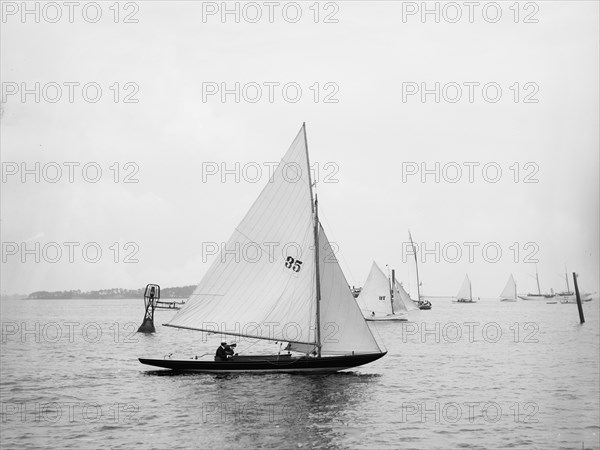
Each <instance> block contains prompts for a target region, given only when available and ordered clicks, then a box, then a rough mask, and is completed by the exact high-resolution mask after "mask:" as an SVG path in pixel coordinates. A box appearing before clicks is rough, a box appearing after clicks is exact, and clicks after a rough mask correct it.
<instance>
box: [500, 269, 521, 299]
mask: <svg viewBox="0 0 600 450" xmlns="http://www.w3.org/2000/svg"><path fill="white" fill-rule="evenodd" d="M500 299H508V300H516V299H517V283H515V279H514V278H513V276H512V274H511V275H510V277H508V281H507V282H506V286H504V290H503V291H502V293H501V294H500Z"/></svg>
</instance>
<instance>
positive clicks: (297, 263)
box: [167, 127, 380, 353]
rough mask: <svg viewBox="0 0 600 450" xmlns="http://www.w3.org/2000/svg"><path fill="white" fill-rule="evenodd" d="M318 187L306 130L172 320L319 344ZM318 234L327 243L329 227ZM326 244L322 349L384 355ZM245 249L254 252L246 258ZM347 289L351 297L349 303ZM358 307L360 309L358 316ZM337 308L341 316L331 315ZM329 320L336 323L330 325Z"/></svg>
mask: <svg viewBox="0 0 600 450" xmlns="http://www.w3.org/2000/svg"><path fill="white" fill-rule="evenodd" d="M311 189H312V187H311V181H310V173H309V162H308V153H307V144H306V133H305V128H304V127H303V128H302V129H301V130H300V132H299V133H298V135H297V136H296V138H295V139H294V141H293V143H292V145H291V146H290V148H289V150H288V151H287V153H286V154H285V156H284V157H283V158H282V160H281V161H280V163H279V165H278V167H277V169H276V170H275V171H274V173H273V175H272V177H271V179H270V180H269V182H268V183H267V185H266V186H265V188H264V189H263V191H262V192H261V194H260V195H259V197H258V198H257V200H256V201H255V202H254V204H253V205H252V207H251V208H250V210H249V211H248V213H247V214H246V216H245V217H244V219H243V220H242V222H241V223H240V224H239V225H238V227H237V228H236V229H235V231H234V232H233V235H232V236H231V238H230V239H229V241H228V242H227V244H226V251H225V252H222V254H221V255H219V257H217V258H216V259H215V260H214V261H213V263H212V265H211V267H210V269H209V270H208V271H207V273H206V274H205V275H204V277H203V279H202V281H201V282H200V284H199V285H198V286H197V288H196V290H195V291H194V293H193V294H192V296H191V298H190V299H189V300H188V302H187V303H186V305H185V306H184V307H183V308H182V309H181V310H179V312H178V313H177V314H176V315H175V316H174V317H173V318H172V319H171V321H170V322H169V323H168V324H167V325H169V326H174V327H179V328H188V329H194V330H200V331H207V332H215V333H218V334H226V335H236V336H245V337H250V338H257V339H270V340H275V341H287V342H290V343H294V344H298V345H303V344H304V345H305V346H315V345H316V344H317V339H318V337H317V333H316V323H317V320H316V311H317V293H316V264H315V245H314V244H315V234H314V232H315V228H314V226H315V214H314V208H313V203H312V193H311ZM319 235H320V236H322V237H323V239H324V241H325V242H327V239H326V237H325V236H324V233H323V232H322V230H321V232H320V233H319ZM323 245H324V244H323V243H322V242H320V243H319V248H320V254H319V260H320V264H321V267H320V270H319V272H320V274H321V293H322V295H321V302H320V308H321V314H320V322H321V341H322V347H321V348H322V352H323V353H328V352H329V353H333V352H337V351H340V352H341V351H342V350H343V351H347V352H351V351H355V352H365V353H368V352H380V349H379V347H378V345H377V343H376V341H375V339H374V338H373V335H372V334H371V332H370V330H369V328H368V325H367V324H366V323H365V321H364V319H363V318H362V316H361V315H360V312H359V311H358V308H357V307H356V305H355V302H354V298H353V297H352V294H351V292H350V289H349V287H348V285H347V284H345V285H344V286H342V287H340V283H342V282H343V283H345V279H344V276H343V273H342V272H341V269H340V268H339V265H338V264H337V261H335V263H323V261H322V258H323V255H322V254H323V253H325V254H326V255H327V252H325V251H324V250H323ZM241 249H244V250H248V249H250V251H245V252H241V255H242V256H240V253H239V252H238V250H240V251H241ZM329 253H331V250H330V251H329ZM248 255H252V257H250V258H249V257H248ZM329 256H331V255H329ZM333 259H334V260H335V258H333ZM332 280H333V281H332ZM344 289H345V291H347V292H345V291H344ZM346 294H347V296H349V298H350V299H351V300H352V301H351V303H350V304H348V300H347V298H348V297H347V296H346ZM352 307H354V308H355V309H356V314H354V315H352ZM332 311H333V312H332ZM334 313H335V314H337V317H335V318H331V314H334ZM357 314H358V316H357ZM356 317H358V318H360V321H357V320H356ZM346 320H347V322H344V321H346ZM361 321H362V322H361ZM328 323H332V324H333V325H329V328H327V329H325V327H326V326H328V325H327V324H328ZM336 326H337V327H338V329H337V330H336V331H335V333H334V331H333V327H336ZM348 327H352V328H348ZM323 341H327V342H323ZM331 341H337V342H331Z"/></svg>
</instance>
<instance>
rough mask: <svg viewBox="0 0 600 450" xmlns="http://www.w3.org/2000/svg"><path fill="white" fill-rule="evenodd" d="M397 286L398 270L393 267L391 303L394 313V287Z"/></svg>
mask: <svg viewBox="0 0 600 450" xmlns="http://www.w3.org/2000/svg"><path fill="white" fill-rule="evenodd" d="M395 286H396V271H395V270H394V269H392V284H391V286H390V304H391V305H392V314H395V313H394V287H395Z"/></svg>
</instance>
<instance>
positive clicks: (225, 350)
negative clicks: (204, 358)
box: [215, 342, 236, 361]
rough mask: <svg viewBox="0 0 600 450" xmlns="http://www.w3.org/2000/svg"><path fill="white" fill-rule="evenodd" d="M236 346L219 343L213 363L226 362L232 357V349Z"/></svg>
mask: <svg viewBox="0 0 600 450" xmlns="http://www.w3.org/2000/svg"><path fill="white" fill-rule="evenodd" d="M235 345H236V344H232V345H227V342H221V345H220V346H219V347H218V348H217V352H216V353H215V361H227V358H229V357H230V356H233V348H232V347H235Z"/></svg>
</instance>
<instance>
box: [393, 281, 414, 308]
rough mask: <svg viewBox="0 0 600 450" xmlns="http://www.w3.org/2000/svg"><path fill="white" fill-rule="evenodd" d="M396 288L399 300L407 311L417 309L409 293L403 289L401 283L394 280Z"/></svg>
mask: <svg viewBox="0 0 600 450" xmlns="http://www.w3.org/2000/svg"><path fill="white" fill-rule="evenodd" d="M396 290H397V291H398V295H399V298H400V301H401V302H402V304H403V305H404V307H405V308H406V310H407V311H418V310H419V307H418V306H417V305H416V304H415V302H414V301H412V299H411V298H410V295H408V293H407V292H406V291H405V290H404V288H403V287H402V285H401V284H400V283H399V282H398V280H396Z"/></svg>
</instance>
